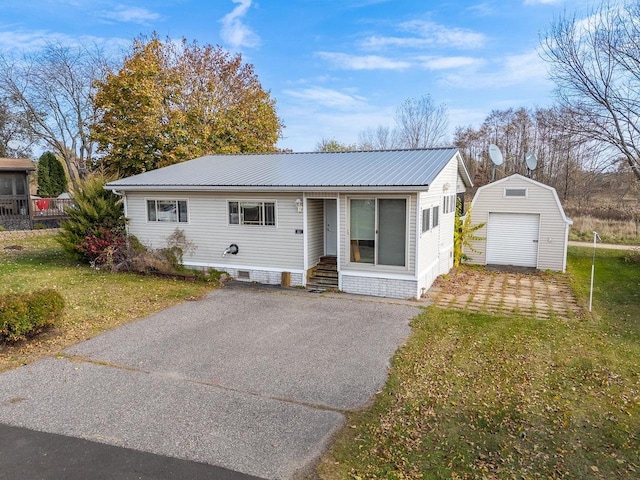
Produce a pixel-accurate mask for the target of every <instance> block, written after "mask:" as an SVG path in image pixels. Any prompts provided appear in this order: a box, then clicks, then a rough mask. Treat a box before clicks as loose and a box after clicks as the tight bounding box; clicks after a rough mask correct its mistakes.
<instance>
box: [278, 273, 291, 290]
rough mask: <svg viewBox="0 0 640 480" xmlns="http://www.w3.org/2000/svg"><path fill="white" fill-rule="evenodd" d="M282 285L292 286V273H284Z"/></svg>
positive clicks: (281, 278)
mask: <svg viewBox="0 0 640 480" xmlns="http://www.w3.org/2000/svg"><path fill="white" fill-rule="evenodd" d="M280 285H282V286H283V287H290V286H291V272H282V276H281V277H280Z"/></svg>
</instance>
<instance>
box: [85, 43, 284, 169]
mask: <svg viewBox="0 0 640 480" xmlns="http://www.w3.org/2000/svg"><path fill="white" fill-rule="evenodd" d="M95 104H96V108H97V112H98V116H97V121H96V122H95V123H94V124H93V126H92V136H93V139H94V140H95V141H96V142H97V143H98V146H99V151H100V152H102V153H103V157H102V159H101V163H102V165H103V167H104V168H105V170H106V171H107V172H108V173H110V174H115V175H117V176H127V175H134V174H137V173H141V172H145V171H148V170H153V169H155V168H159V167H163V166H166V165H171V164H174V163H178V162H182V161H184V160H189V159H191V158H195V157H198V156H201V155H206V154H210V153H240V152H243V153H255V152H268V151H274V150H275V148H276V147H275V144H276V142H277V140H278V138H279V137H280V133H281V129H282V123H281V121H280V119H279V118H278V116H277V114H276V109H275V101H274V100H273V99H272V98H271V97H270V94H269V92H268V91H265V90H264V89H263V88H262V85H261V84H260V82H259V80H258V77H257V76H256V74H255V73H254V70H253V66H252V65H251V64H248V63H244V62H243V61H242V57H241V56H240V55H239V54H238V55H231V54H229V53H227V52H225V51H224V50H222V48H220V47H212V46H210V45H205V46H200V45H198V44H197V43H195V42H193V43H188V42H187V41H186V40H185V39H183V40H182V41H181V42H173V41H171V40H169V39H167V40H165V41H161V40H160V39H159V38H158V36H157V35H153V36H152V37H151V38H149V39H144V38H142V39H136V40H134V42H133V45H132V49H131V52H130V53H129V54H128V55H127V56H126V58H125V60H124V62H123V65H122V67H121V68H120V69H119V70H118V71H115V72H111V73H109V74H108V75H107V77H106V79H105V80H104V81H100V82H97V93H96V96H95Z"/></svg>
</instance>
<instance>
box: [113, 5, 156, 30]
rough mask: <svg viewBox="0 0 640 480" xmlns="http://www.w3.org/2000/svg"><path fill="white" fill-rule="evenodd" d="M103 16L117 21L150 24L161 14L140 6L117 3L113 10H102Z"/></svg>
mask: <svg viewBox="0 0 640 480" xmlns="http://www.w3.org/2000/svg"><path fill="white" fill-rule="evenodd" d="M102 16H103V17H105V18H108V19H110V20H115V21H117V22H127V23H138V24H143V25H145V24H148V23H149V22H151V21H153V20H158V19H159V18H160V14H158V13H155V12H152V11H150V10H147V9H146V8H140V7H129V6H126V5H116V6H115V7H114V10H113V11H108V12H107V11H105V12H102Z"/></svg>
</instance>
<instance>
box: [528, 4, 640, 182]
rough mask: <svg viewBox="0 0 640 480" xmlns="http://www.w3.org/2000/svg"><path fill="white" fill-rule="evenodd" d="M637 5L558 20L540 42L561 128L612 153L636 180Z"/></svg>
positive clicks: (639, 95) (639, 146) (639, 150)
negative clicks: (559, 111) (562, 116)
mask: <svg viewBox="0 0 640 480" xmlns="http://www.w3.org/2000/svg"><path fill="white" fill-rule="evenodd" d="M638 18H640V2H639V1H637V0H635V1H633V2H631V3H613V2H609V1H606V0H605V1H604V2H603V3H601V4H600V6H599V7H597V8H596V9H595V10H593V11H591V12H590V15H589V16H588V17H587V18H584V19H578V18H577V17H576V16H564V17H562V18H560V19H558V20H556V21H555V22H554V23H553V24H552V26H551V28H550V30H549V31H548V32H547V33H546V34H545V36H544V37H543V38H542V41H541V43H542V49H543V58H545V59H546V60H547V61H548V62H549V65H550V71H551V77H552V79H553V80H554V81H555V83H556V85H557V96H558V101H559V103H560V105H561V106H562V108H563V109H565V110H566V111H567V112H569V115H568V116H567V117H566V119H567V120H568V121H567V122H566V123H565V124H564V125H563V129H564V130H565V131H567V132H569V133H570V134H572V135H575V136H579V137H582V138H583V139H585V140H591V141H593V140H596V141H599V142H601V143H602V144H604V145H607V146H609V147H610V149H613V150H615V151H616V152H617V154H618V156H619V157H620V158H621V159H623V161H624V162H625V163H626V164H627V165H628V167H629V168H630V169H631V171H632V172H633V174H634V175H635V177H636V179H637V180H638V181H640V47H639V44H638V38H640V23H639V22H638Z"/></svg>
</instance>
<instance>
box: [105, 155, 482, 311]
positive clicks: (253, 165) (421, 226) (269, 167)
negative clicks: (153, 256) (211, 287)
mask: <svg viewBox="0 0 640 480" xmlns="http://www.w3.org/2000/svg"><path fill="white" fill-rule="evenodd" d="M470 185H471V181H470V179H469V175H468V173H467V170H466V169H465V167H464V164H463V162H462V158H461V156H460V154H459V153H458V151H457V149H455V148H441V149H425V150H393V151H373V152H326V153H273V154H262V155H210V156H205V157H201V158H197V159H195V160H191V161H188V162H184V163H180V164H176V165H171V166H168V167H165V168H161V169H158V170H153V171H150V172H146V173H143V174H140V175H136V176H133V177H129V178H125V179H122V180H117V181H114V182H111V183H109V184H107V185H106V188H107V189H110V190H113V191H114V192H115V193H117V194H119V195H123V196H124V199H125V212H126V213H125V214H126V216H127V218H128V219H129V224H128V228H129V231H130V233H132V234H133V235H135V236H136V237H138V238H139V239H140V240H141V241H142V242H143V243H144V244H146V245H148V246H151V247H152V248H162V247H165V246H166V240H167V237H168V236H169V235H171V233H173V232H174V231H175V229H176V228H179V229H181V230H183V231H184V233H185V234H186V237H187V239H188V240H190V241H191V242H193V243H194V244H195V245H196V250H195V251H194V252H193V253H191V254H187V255H186V256H185V258H184V263H185V265H188V266H192V267H201V268H207V267H210V268H216V269H220V270H225V271H227V272H228V273H229V274H230V275H231V276H233V277H236V278H237V279H240V280H247V281H257V282H262V283H269V284H280V283H284V284H291V285H294V286H307V285H309V284H310V283H316V284H322V285H325V286H334V287H336V288H338V289H340V290H342V291H345V292H350V293H359V294H368V295H377V296H388V297H396V298H419V297H420V296H421V295H422V294H423V293H424V292H425V291H426V290H427V289H428V288H429V287H430V285H431V284H432V283H433V281H434V280H435V278H436V277H437V276H438V275H441V274H443V273H446V272H448V271H449V270H450V269H451V267H452V265H453V253H452V251H453V226H454V215H455V205H456V195H457V194H462V193H463V192H464V191H465V188H466V187H468V186H470ZM232 245H236V246H237V253H235V254H234V251H236V249H235V248H234V247H232ZM312 279H313V282H312V281H311V280H312Z"/></svg>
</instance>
